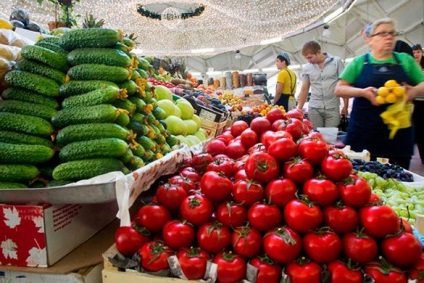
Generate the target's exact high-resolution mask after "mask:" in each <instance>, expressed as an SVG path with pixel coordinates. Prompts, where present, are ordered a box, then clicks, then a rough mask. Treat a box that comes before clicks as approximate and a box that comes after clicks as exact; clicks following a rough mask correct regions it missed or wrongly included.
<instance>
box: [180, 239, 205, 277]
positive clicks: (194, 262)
mask: <svg viewBox="0 0 424 283" xmlns="http://www.w3.org/2000/svg"><path fill="white" fill-rule="evenodd" d="M177 258H178V262H179V264H180V266H181V270H182V271H183V273H184V275H185V277H187V279H188V280H199V279H202V278H203V277H204V275H205V272H206V266H207V262H208V260H210V259H211V256H210V255H209V254H208V253H207V252H206V251H203V250H202V249H201V248H194V247H191V248H190V249H181V250H179V251H178V253H177Z"/></svg>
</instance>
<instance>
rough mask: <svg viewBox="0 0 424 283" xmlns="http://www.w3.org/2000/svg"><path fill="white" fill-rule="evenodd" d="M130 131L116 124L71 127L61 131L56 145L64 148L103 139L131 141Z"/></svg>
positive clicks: (57, 136)
mask: <svg viewBox="0 0 424 283" xmlns="http://www.w3.org/2000/svg"><path fill="white" fill-rule="evenodd" d="M131 137H132V136H131V134H130V131H128V130H127V129H126V128H124V127H121V126H119V125H117V124H114V123H91V124H81V125H71V126H67V127H65V128H63V129H62V130H60V131H59V132H58V133H57V135H56V143H57V144H58V145H59V146H64V145H67V144H69V143H72V142H77V141H88V140H95V139H101V138H118V139H121V140H130V139H131Z"/></svg>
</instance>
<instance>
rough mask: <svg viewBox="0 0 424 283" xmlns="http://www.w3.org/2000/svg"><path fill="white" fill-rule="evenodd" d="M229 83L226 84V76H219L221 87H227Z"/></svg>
mask: <svg viewBox="0 0 424 283" xmlns="http://www.w3.org/2000/svg"><path fill="white" fill-rule="evenodd" d="M226 85H227V84H226V78H225V77H220V78H219V87H221V88H224V89H225V86H226Z"/></svg>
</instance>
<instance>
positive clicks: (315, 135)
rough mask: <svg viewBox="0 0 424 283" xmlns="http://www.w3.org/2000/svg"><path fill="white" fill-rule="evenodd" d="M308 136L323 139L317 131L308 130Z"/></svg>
mask: <svg viewBox="0 0 424 283" xmlns="http://www.w3.org/2000/svg"><path fill="white" fill-rule="evenodd" d="M308 137H309V138H313V139H320V140H322V141H323V140H324V136H323V135H322V134H321V133H320V132H317V131H310V132H309V133H308Z"/></svg>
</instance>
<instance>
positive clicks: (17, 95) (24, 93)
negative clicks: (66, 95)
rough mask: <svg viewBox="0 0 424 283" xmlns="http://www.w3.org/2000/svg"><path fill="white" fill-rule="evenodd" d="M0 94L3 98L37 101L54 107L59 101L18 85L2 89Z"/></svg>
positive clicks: (56, 106)
mask: <svg viewBox="0 0 424 283" xmlns="http://www.w3.org/2000/svg"><path fill="white" fill-rule="evenodd" d="M1 96H2V97H3V98H4V99H11V100H19V101H24V102H32V103H37V104H41V105H44V106H46V107H50V108H54V109H56V108H58V107H59V102H57V101H56V99H54V98H52V97H47V96H44V95H41V94H38V93H35V92H32V91H29V90H26V89H24V88H20V87H9V88H7V89H6V90H4V91H3V93H2V94H1Z"/></svg>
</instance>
